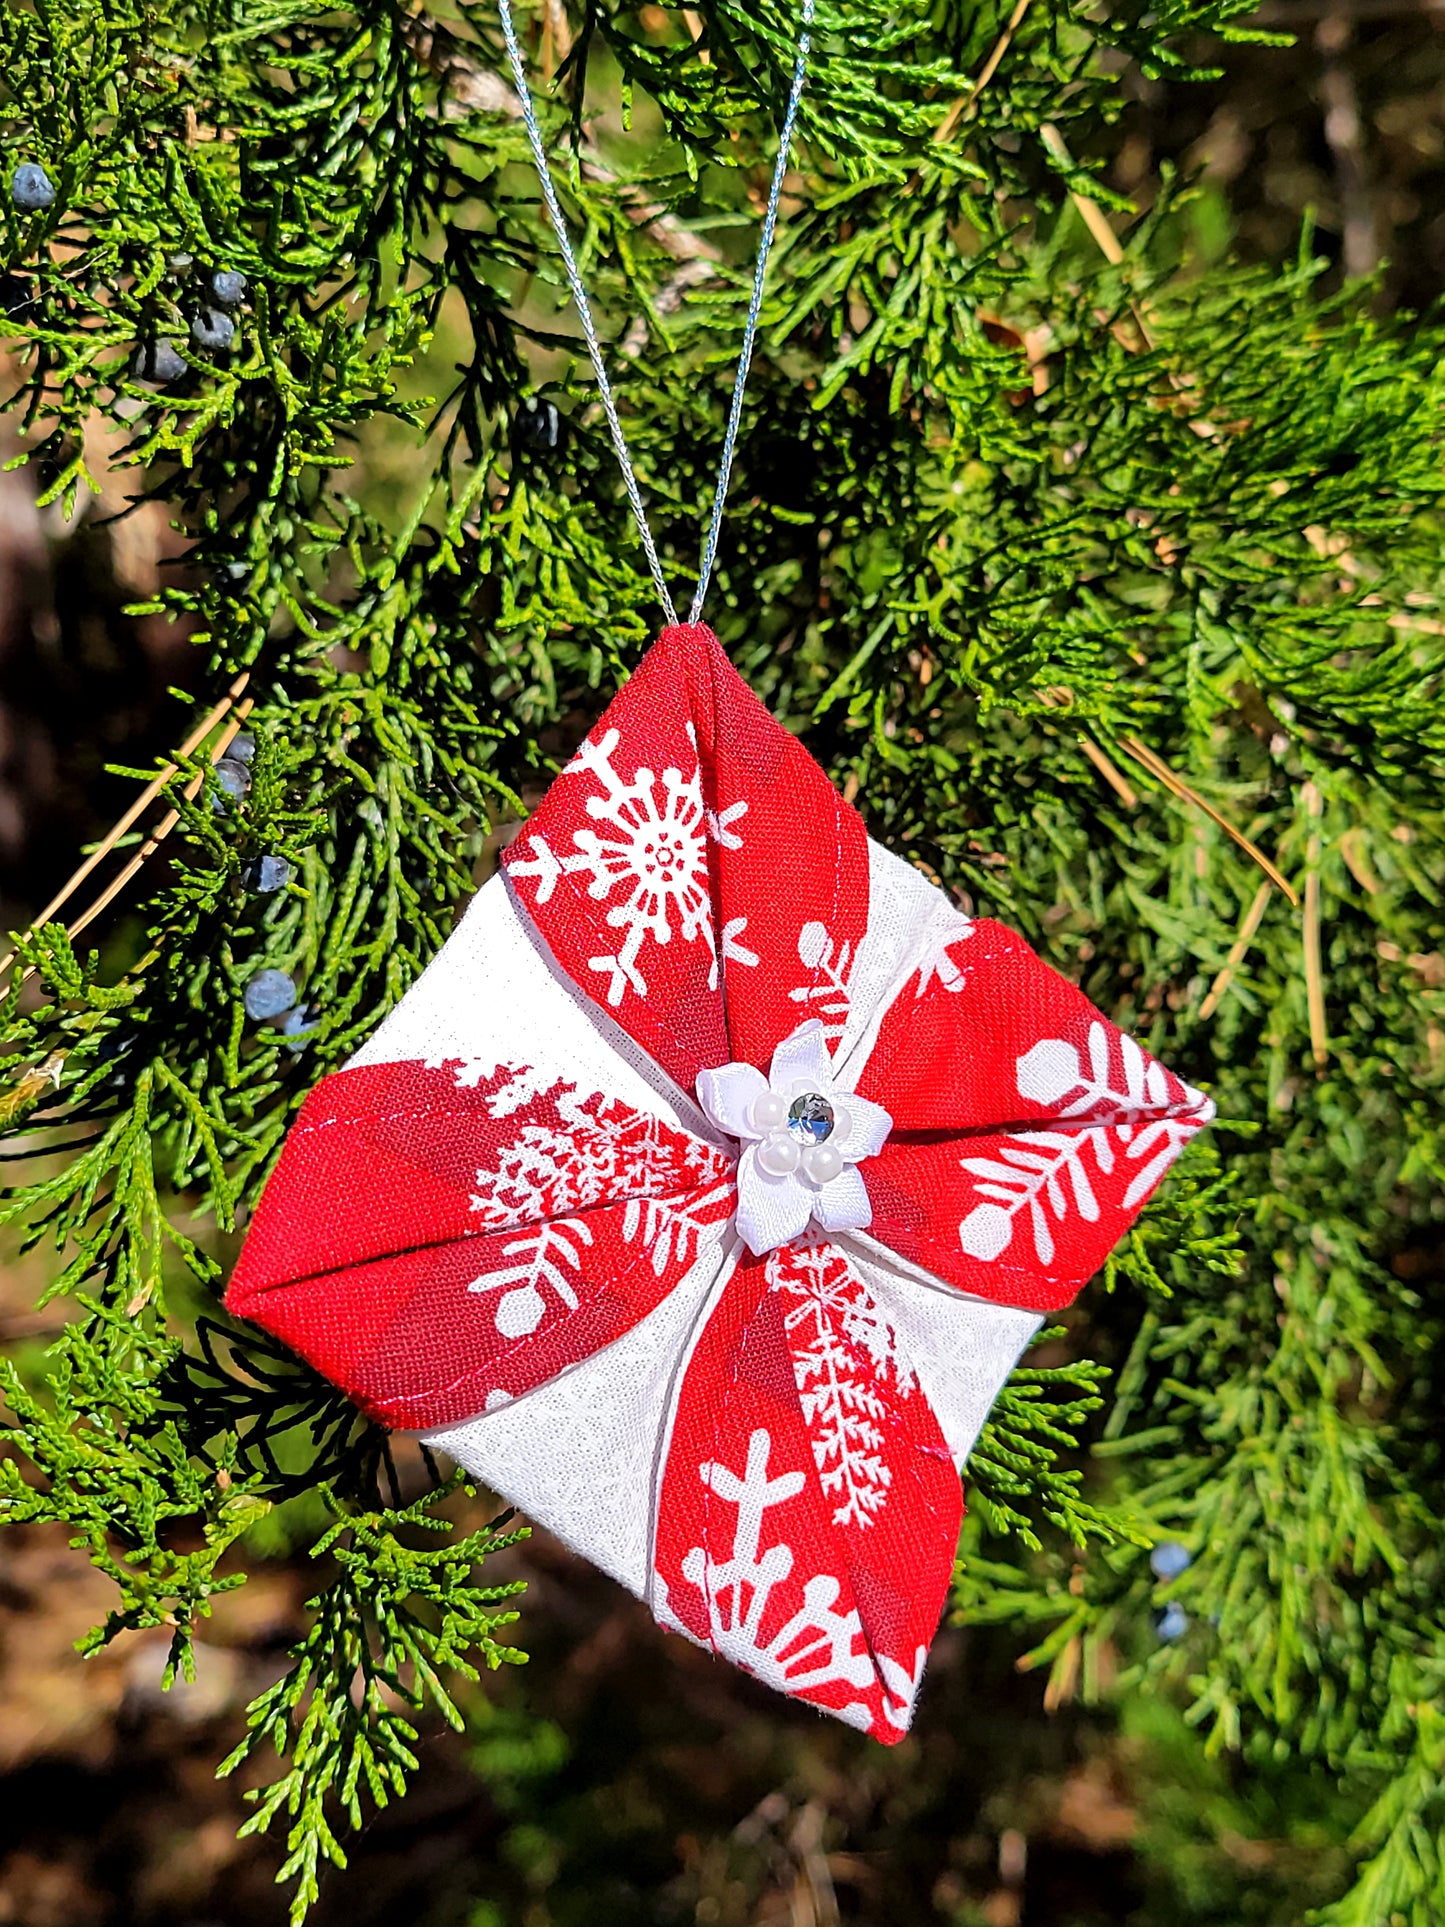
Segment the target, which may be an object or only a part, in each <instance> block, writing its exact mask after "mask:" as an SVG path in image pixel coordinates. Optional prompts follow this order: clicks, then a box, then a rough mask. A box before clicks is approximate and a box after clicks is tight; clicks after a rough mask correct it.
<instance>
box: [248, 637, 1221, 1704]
mask: <svg viewBox="0 0 1445 1927" xmlns="http://www.w3.org/2000/svg"><path fill="white" fill-rule="evenodd" d="M1212 1108H1213V1107H1212V1106H1211V1104H1210V1102H1209V1100H1208V1099H1207V1098H1206V1097H1204V1096H1203V1095H1202V1094H1201V1093H1200V1092H1199V1091H1197V1090H1194V1089H1192V1088H1191V1087H1190V1086H1189V1085H1188V1084H1185V1083H1183V1082H1181V1081H1180V1079H1179V1078H1177V1077H1176V1076H1174V1075H1173V1073H1172V1072H1170V1071H1168V1070H1166V1069H1165V1068H1164V1066H1163V1065H1162V1064H1160V1063H1158V1062H1156V1061H1155V1060H1154V1059H1153V1058H1152V1057H1150V1056H1149V1055H1148V1053H1147V1052H1145V1051H1144V1050H1142V1049H1141V1048H1140V1047H1139V1045H1138V1044H1136V1043H1135V1042H1133V1040H1132V1039H1131V1038H1129V1037H1127V1036H1125V1035H1123V1034H1122V1033H1121V1032H1120V1031H1118V1030H1116V1029H1115V1028H1114V1026H1113V1025H1112V1024H1110V1023H1108V1022H1107V1021H1106V1020H1105V1019H1104V1018H1103V1017H1102V1016H1101V1015H1100V1014H1099V1012H1098V1011H1097V1010H1095V1009H1094V1008H1093V1007H1092V1006H1091V1005H1090V1004H1089V1002H1088V1000H1087V999H1086V998H1085V997H1084V996H1083V995H1082V994H1081V993H1080V992H1079V991H1078V990H1076V989H1075V988H1074V987H1073V986H1072V985H1071V984H1069V983H1068V982H1066V981H1065V980H1064V979H1063V978H1062V977H1060V976H1058V975H1057V974H1056V973H1055V972H1054V971H1052V970H1051V969H1049V968H1048V967H1047V966H1045V965H1044V964H1043V963H1041V962H1040V960H1039V959H1038V958H1037V957H1036V956H1035V955H1034V953H1033V951H1032V950H1030V948H1029V947H1028V945H1027V944H1026V943H1024V942H1023V940H1022V939H1021V938H1019V937H1018V936H1016V935H1015V934H1014V933H1013V932H1012V931H1011V930H1008V929H1006V928H1004V927H1003V926H1002V925H1001V924H998V923H994V922H992V921H991V920H988V919H984V918H979V919H973V918H970V917H967V916H965V915H963V914H962V913H961V912H960V911H959V910H958V909H957V908H955V906H954V905H953V904H952V903H951V902H950V901H949V900H948V899H947V898H946V897H945V896H944V895H943V894H942V892H941V891H939V890H938V889H936V888H934V887H933V885H931V884H930V883H928V882H927V881H926V880H925V878H924V877H923V876H921V875H920V874H919V872H918V871H917V870H915V869H914V868H912V867H911V866H910V865H909V864H908V863H906V862H903V861H901V860H900V859H899V858H898V857H896V856H893V855H891V854H890V853H889V852H888V851H886V850H884V849H882V848H881V847H880V846H879V845H878V844H877V843H874V842H872V841H871V840H870V839H869V837H868V836H867V834H866V833H865V831H864V828H863V824H862V822H861V820H860V818H859V817H858V815H857V814H856V813H855V812H854V810H852V809H851V808H850V807H849V806H848V805H847V804H846V803H844V802H843V800H842V799H841V798H840V797H839V795H838V794H837V792H836V791H835V790H834V789H833V787H832V785H831V784H830V783H829V781H828V779H827V777H826V776H825V775H824V773H823V771H822V770H821V769H820V768H819V767H818V765H817V764H816V763H815V762H814V761H813V760H812V758H811V757H810V756H809V755H808V754H807V753H806V751H805V750H804V749H803V747H802V745H801V744H800V743H798V742H797V741H796V740H795V739H794V738H793V737H792V736H790V735H789V734H788V733H787V731H786V730H784V729H782V728H781V727H780V726H779V725H778V724H777V723H776V722H775V721H774V720H773V718H772V717H770V716H769V715H768V713H767V711H766V710H765V709H764V708H763V706H762V704H761V703H759V701H758V700H757V698H756V697H755V696H754V695H753V694H752V693H751V692H750V691H749V690H748V689H747V687H746V686H745V684H744V683H743V681H742V680H741V678H740V677H739V676H738V675H737V673H736V671H735V670H734V669H733V668H732V667H731V665H730V664H729V662H728V661H727V658H726V657H725V656H724V654H723V652H722V650H721V648H720V647H719V645H718V643H717V641H716V639H715V637H714V636H713V634H712V632H711V631H710V630H708V629H706V628H704V627H703V626H701V625H700V624H682V625H676V626H674V627H672V628H669V629H667V630H666V631H664V633H663V634H662V636H661V638H660V639H659V640H658V642H657V643H656V644H655V645H654V646H653V648H652V649H651V650H650V651H649V652H648V654H647V655H646V656H645V658H644V659H643V661H642V663H641V665H640V666H639V668H638V670H637V672H636V674H635V675H634V676H633V677H632V679H631V681H630V682H629V683H628V684H627V685H626V687H625V688H624V689H623V691H622V693H621V694H620V695H619V696H618V697H617V698H616V699H615V700H614V701H613V703H612V704H611V705H610V706H609V708H608V709H607V711H606V713H605V714H604V716H603V717H602V719H601V721H600V722H599V723H598V724H597V726H596V727H595V728H594V729H593V730H592V731H591V732H590V734H589V735H588V736H587V738H586V740H585V741H584V742H583V744H582V746H581V748H580V749H579V750H578V751H577V753H576V755H575V756H573V758H572V760H571V761H570V762H569V763H568V764H567V765H566V767H565V769H564V770H563V772H562V774H561V775H560V776H559V777H558V778H557V779H556V781H555V782H554V783H553V785H552V787H551V789H550V790H549V792H548V793H547V795H546V797H545V798H544V800H543V802H542V804H541V806H540V807H539V808H538V809H537V811H536V812H535V813H534V814H533V816H532V817H531V818H530V819H529V820H528V822H527V823H525V824H524V825H523V826H522V829H521V831H520V833H519V834H518V836H517V838H516V840H515V841H514V842H513V843H512V844H511V845H510V847H509V848H508V849H507V851H506V853H505V855H504V858H503V865H502V870H501V872H499V874H498V875H496V876H494V877H493V878H492V879H491V881H490V882H488V883H487V884H486V885H485V886H484V887H483V889H482V890H481V891H480V892H479V894H478V895H477V897H476V899H475V900H474V902H473V903H472V904H471V906H470V907H469V909H468V910H467V912H466V914H465V916H464V917H463V918H462V920H461V922H460V923H459V925H458V927H457V929H456V931H455V932H454V934H453V935H452V937H451V938H450V940H449V941H448V942H447V943H446V945H445V946H444V947H443V949H442V950H441V952H440V954H439V955H438V956H437V958H436V959H435V961H434V962H433V963H432V964H431V966H430V968H429V969H428V970H427V971H426V972H425V974H424V975H423V976H422V977H421V979H420V980H419V981H418V982H417V984H416V985H415V986H414V987H413V988H412V990H411V991H410V992H409V993H408V994H407V996H406V997H405V998H403V1000H402V1001H401V1003H400V1004H399V1005H398V1006H397V1008H396V1009H395V1010H394V1011H393V1012H392V1014H391V1015H390V1016H389V1017H388V1018H387V1019H386V1021H385V1022H384V1023H383V1024H382V1025H381V1027H380V1029H379V1030H378V1031H377V1033H376V1035H375V1036H374V1037H373V1038H372V1039H371V1041H370V1042H369V1043H368V1044H367V1045H366V1046H365V1047H364V1048H363V1049H362V1050H361V1051H359V1052H358V1053H357V1055H356V1056H355V1057H354V1058H353V1059H352V1060H351V1062H350V1064H348V1065H347V1067H346V1068H345V1069H343V1070H340V1071H338V1072H335V1073H334V1074H332V1075H331V1076H328V1077H326V1078H324V1079H323V1080H322V1081H321V1083H320V1084H319V1085H318V1086H317V1088H316V1089H315V1090H314V1091H313V1092H312V1093H311V1095H310V1096H309V1097H308V1098H307V1100H306V1103H305V1105H304V1106H303V1108H302V1111H301V1113H300V1116H299V1117H298V1119H297V1122H296V1124H295V1125H294V1127H293V1129H292V1131H291V1134H290V1137H289V1138H288V1140H287V1142H286V1145H285V1147H284V1149H283V1152H282V1155H281V1158H280V1161H279V1163H278V1165H277V1168H276V1170H275V1172H274V1173H273V1175H272V1177H271V1179H270V1181H269V1183H268V1185H267V1187H266V1190H265V1194H264V1196H263V1198H262V1200H261V1203H260V1205H259V1207H258V1209H257V1212H256V1217H255V1221H254V1223H253V1225H252V1227H251V1230H250V1234H249V1236H248V1238H247V1241H246V1245H245V1248H244V1251H243V1252H242V1256H241V1260H240V1263H239V1265H238V1266H237V1269H236V1273H235V1276H234V1278H233V1280H232V1283H231V1287H230V1292H229V1295H228V1299H227V1303H228V1305H229V1307H230V1309H231V1310H232V1311H234V1312H236V1313H238V1314H239V1315H240V1316H242V1317H245V1318H249V1319H253V1320H255V1321H256V1322H257V1323H258V1324H260V1325H262V1326H264V1327H265V1328H266V1329H267V1330H268V1331H270V1332H272V1333H274V1334H275V1335H276V1336H277V1337H278V1338H280V1339H282V1340H284V1341H285V1342H286V1343H287V1344H289V1345H290V1346H292V1347H293V1348H294V1349H295V1350H296V1351H298V1352H299V1353H300V1354H301V1355H302V1356H303V1357H304V1358H306V1359H308V1360H310V1361H311V1363H312V1364H314V1365H315V1366H316V1367H317V1368H318V1369H319V1370H321V1371H322V1372H324V1373H325V1374H326V1375H327V1376H328V1377H329V1378H331V1379H333V1380H334V1381H335V1382H336V1383H337V1384H338V1385H340V1386H341V1387H343V1388H344V1390H345V1391H346V1392H347V1393H348V1394H349V1395H350V1396H351V1397H352V1398H353V1399H355V1400H356V1401H357V1403H358V1404H359V1405H361V1406H362V1407H363V1409H364V1410H365V1411H367V1412H368V1413H370V1414H371V1415H372V1416H373V1417H374V1418H377V1419H379V1420H381V1421H382V1422H383V1423H385V1424H387V1425H389V1426H393V1427H399V1428H403V1429H410V1430H415V1431H418V1432H420V1433H421V1434H422V1435H423V1437H424V1438H425V1439H426V1440H427V1442H428V1443H429V1444H430V1445H432V1446H433V1447H438V1448H440V1449H442V1450H443V1451H445V1452H447V1453H449V1454H450V1455H451V1456H452V1458H454V1459H455V1460H457V1461H459V1462H460V1463H461V1464H462V1465H463V1466H465V1467H466V1468H467V1470H468V1471H469V1472H470V1473H472V1474H473V1475H475V1476H476V1477H477V1478H478V1479H479V1480H481V1481H483V1482H484V1483H485V1484H486V1485H488V1486H489V1487H491V1488H492V1489H494V1490H495V1491H497V1492H498V1493H500V1494H502V1495H503V1496H504V1497H505V1498H507V1499H508V1500H510V1501H511V1502H513V1503H514V1504H515V1505H517V1506H518V1507H519V1508H520V1509H521V1510H522V1511H523V1512H525V1513H526V1514H528V1515H529V1516H530V1517H531V1518H532V1519H534V1520H536V1521H538V1522H539V1523H540V1524H542V1525H545V1526H547V1527H549V1528H550V1529H551V1530H552V1531H553V1532H555V1533H556V1534H557V1535H558V1537H559V1538H561V1539H562V1540H563V1541H565V1542H566V1544H567V1545H569V1546H570V1547H572V1548H573V1550H574V1551H576V1552H578V1553H580V1554H581V1555H583V1556H584V1557H585V1558H588V1559H590V1560H592V1561H593V1562H594V1563H595V1564H597V1565H598V1566H600V1567H602V1568H603V1570H604V1571H606V1572H608V1573H610V1574H612V1576H613V1577H614V1578H616V1579H617V1580H619V1581H620V1582H621V1583H622V1584H623V1585H625V1586H627V1587H629V1588H630V1589H631V1590H632V1591H633V1592H634V1593H636V1594H637V1595H638V1596H639V1597H640V1598H642V1599H644V1600H645V1601H646V1602H647V1604H648V1606H649V1607H650V1608H651V1610H652V1612H653V1613H654V1614H655V1616H656V1617H657V1619H658V1620H659V1621H660V1622H661V1623H662V1624H663V1625H664V1626H667V1627H671V1628H672V1629H673V1630H674V1631H677V1632H680V1633H682V1634H684V1635H685V1636H686V1637H688V1638H690V1639H692V1640H695V1641H696V1642H698V1643H699V1644H700V1645H702V1646H705V1647H710V1648H711V1649H712V1650H714V1651H715V1652H717V1653H720V1654H722V1655H723V1656H724V1657H726V1658H727V1659H729V1660H731V1661H733V1662H734V1663H735V1664H736V1665H738V1666H740V1667H742V1668H743V1669H744V1670H745V1671H747V1672H748V1673H751V1674H752V1675H754V1676H755V1677H756V1678H758V1679H760V1680H763V1681H765V1682H766V1683H767V1684H768V1685H770V1686H773V1687H776V1688H777V1689H778V1690H779V1691H781V1692H784V1693H788V1694H791V1695H793V1696H795V1697H796V1698H799V1699H802V1700H806V1701H808V1702H809V1703H811V1704H812V1705H814V1706H817V1707H820V1708H823V1709H824V1710H826V1711H827V1712H830V1713H833V1714H836V1715H837V1716H838V1717H839V1718H840V1719H843V1720H846V1721H848V1722H849V1723H850V1724H852V1725H854V1726H857V1727H861V1728H863V1729H864V1730H866V1731H867V1732H870V1733H872V1734H873V1735H874V1736H875V1737H876V1738H877V1739H880V1740H884V1741H893V1740H897V1739H900V1738H901V1737H902V1735H903V1734H904V1732H905V1731H906V1730H907V1727H908V1724H909V1720H910V1718H911V1716H912V1711H913V1704H914V1699H915V1696H916V1694H917V1691H918V1685H919V1680H920V1677H921V1674H922V1671H923V1664H924V1660H925V1657H926V1655H927V1652H928V1647H929V1642H930V1641H931V1639H932V1637H933V1633H934V1630H935V1628H936V1626H937V1623H938V1619H939V1615H940V1612H941V1611H942V1608H943V1605H944V1601H945V1597H946V1594H947V1591H948V1584H949V1577H950V1573H951V1571H952V1566H953V1560H954V1556H955V1551H956V1548H957V1543H958V1533H959V1525H960V1521H961V1518H962V1512H963V1506H962V1497H961V1490H960V1484H959V1470H960V1469H961V1467H962V1465H963V1463H964V1460H965V1459H966V1458H967V1456H968V1453H969V1450H970V1448H971V1446H972V1445H973V1442H974V1439H975V1438H976V1436H977V1434H978V1431H979V1428H980V1426H981V1425H982V1424H983V1421H984V1419H985V1418H986V1416H987V1414H988V1411H989V1407H990V1405H991V1404H992V1402H993V1399H994V1397H995V1395H996V1394H997V1391H998V1389H999V1387H1000V1386H1001V1384H1002V1383H1003V1381H1004V1379H1005V1378H1006V1377H1007V1375H1008V1373H1009V1371H1010V1370H1011V1368H1012V1367H1013V1365H1014V1363H1015V1360H1016V1359H1017V1357H1018V1355H1019V1353H1020V1351H1021V1350H1022V1348H1023V1347H1024V1346H1025V1345H1026V1344H1027V1342H1028V1340H1029V1338H1030V1336H1031V1335H1032V1334H1033V1332H1034V1331H1035V1330H1036V1329H1037V1327H1038V1325H1039V1323H1040V1322H1041V1316H1042V1314H1043V1313H1045V1312H1048V1311H1052V1310H1055V1309H1057V1308H1058V1307H1059V1306H1061V1305H1065V1304H1067V1303H1068V1302H1069V1301H1070V1299H1072V1298H1073V1297H1074V1295H1075V1293H1076V1292H1077V1291H1078V1290H1079V1288H1080V1287H1081V1286H1082V1285H1083V1284H1084V1282H1085V1281H1086V1280H1087V1279H1088V1278H1089V1277H1090V1276H1091V1275H1092V1274H1093V1273H1094V1272H1095V1271H1096V1270H1097V1269H1098V1268H1099V1266H1100V1265H1101V1264H1102V1263H1103V1261H1104V1259H1105V1257H1106V1255H1107V1254H1108V1252H1109V1251H1110V1249H1111V1248H1112V1246H1113V1245H1114V1244H1115V1243H1116V1241H1117V1240H1118V1239H1119V1237H1120V1236H1121V1235H1122V1234H1123V1233H1124V1231H1125V1230H1126V1229H1127V1227H1128V1226H1129V1224H1130V1223H1131V1222H1132V1221H1133V1219H1134V1218H1135V1216H1136V1215H1137V1213H1138V1212H1139V1210H1140V1209H1141V1207H1142V1206H1143V1205H1144V1203H1145V1201H1146V1199H1147V1198H1148V1197H1149V1195H1150V1193H1151V1192H1152V1191H1153V1189H1154V1187H1155V1186H1156V1185H1157V1184H1158V1182H1159V1180H1160V1178H1161V1177H1162V1176H1163V1175H1164V1172H1165V1171H1166V1170H1167V1169H1168V1167H1169V1165H1170V1164H1171V1163H1172V1162H1173V1161H1174V1159H1175V1158H1176V1157H1177V1156H1178V1155H1179V1153H1180V1151H1181V1150H1182V1149H1183V1147H1184V1145H1185V1144H1186V1143H1187V1142H1188V1140H1189V1139H1190V1138H1191V1137H1192V1136H1193V1134H1194V1133H1195V1131H1197V1130H1198V1129H1199V1128H1200V1126H1201V1125H1203V1124H1205V1123H1206V1122H1207V1121H1208V1120H1209V1118H1210V1116H1211V1115H1212Z"/></svg>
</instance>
